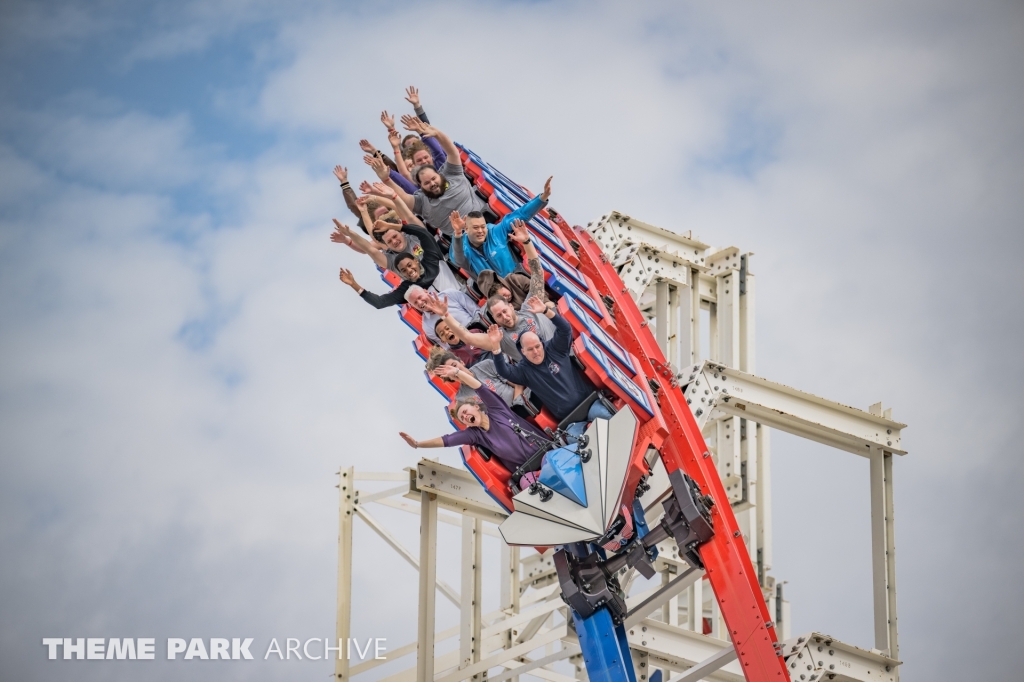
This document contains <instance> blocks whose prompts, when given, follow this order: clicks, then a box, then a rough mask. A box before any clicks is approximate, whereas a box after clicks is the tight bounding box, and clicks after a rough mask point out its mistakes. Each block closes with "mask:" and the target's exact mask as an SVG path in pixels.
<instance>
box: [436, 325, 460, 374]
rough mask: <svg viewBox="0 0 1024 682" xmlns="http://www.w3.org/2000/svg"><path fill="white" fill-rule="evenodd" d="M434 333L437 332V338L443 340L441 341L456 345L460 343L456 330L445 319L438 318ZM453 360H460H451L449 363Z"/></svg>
mask: <svg viewBox="0 0 1024 682" xmlns="http://www.w3.org/2000/svg"><path fill="white" fill-rule="evenodd" d="M434 333H435V334H437V338H438V339H440V340H441V343H445V344H448V345H449V346H455V345H458V343H459V337H457V336H455V332H453V331H452V328H451V327H449V326H448V323H447V322H445V321H444V320H438V322H437V325H436V326H435V327H434ZM452 362H458V361H457V360H455V361H453V360H449V361H448V363H447V364H451V363H452Z"/></svg>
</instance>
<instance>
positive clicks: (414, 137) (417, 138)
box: [402, 133, 423, 147]
mask: <svg viewBox="0 0 1024 682" xmlns="http://www.w3.org/2000/svg"><path fill="white" fill-rule="evenodd" d="M410 137H411V138H412V139H414V140H417V141H419V139H420V136H419V135H413V134H412V133H410V134H408V135H406V136H405V137H403V138H402V146H403V147H404V146H405V143H406V142H408V141H409V138H410ZM420 144H423V143H422V142H420Z"/></svg>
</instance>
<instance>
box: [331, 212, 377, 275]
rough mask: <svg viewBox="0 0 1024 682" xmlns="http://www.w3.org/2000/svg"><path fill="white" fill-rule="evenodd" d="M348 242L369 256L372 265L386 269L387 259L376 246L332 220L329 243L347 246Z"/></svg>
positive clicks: (335, 219)
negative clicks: (331, 232) (332, 225)
mask: <svg viewBox="0 0 1024 682" xmlns="http://www.w3.org/2000/svg"><path fill="white" fill-rule="evenodd" d="M346 238H347V239H346ZM349 240H351V241H352V243H354V244H355V245H356V246H358V247H359V249H360V250H362V252H363V253H365V254H366V255H367V256H369V257H370V259H371V260H373V263H374V265H376V266H377V267H379V268H386V267H387V266H388V259H387V257H386V256H385V255H384V254H383V253H381V251H380V249H379V248H378V247H377V245H376V244H374V243H373V242H371V241H369V240H368V239H366V238H365V237H363V236H361V235H360V234H359V233H357V232H356V231H355V230H353V229H352V228H351V227H349V226H348V225H345V224H344V223H342V222H340V221H339V220H338V219H337V218H334V234H332V235H331V241H332V242H339V243H344V244H347V243H348V241H349ZM342 281H344V280H342ZM346 284H347V282H346Z"/></svg>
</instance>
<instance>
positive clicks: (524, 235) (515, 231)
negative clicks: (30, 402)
mask: <svg viewBox="0 0 1024 682" xmlns="http://www.w3.org/2000/svg"><path fill="white" fill-rule="evenodd" d="M511 236H512V239H514V240H515V241H517V242H519V243H520V244H525V243H526V242H527V241H529V239H530V232H529V231H528V230H527V229H526V223H524V222H523V221H522V220H515V221H513V223H512V235H511Z"/></svg>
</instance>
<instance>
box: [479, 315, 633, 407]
mask: <svg viewBox="0 0 1024 682" xmlns="http://www.w3.org/2000/svg"><path fill="white" fill-rule="evenodd" d="M527 303H528V304H531V306H532V305H536V304H538V303H539V302H538V301H537V299H531V300H530V301H527ZM541 305H543V304H541ZM546 307H547V311H546V312H545V315H546V316H547V318H548V319H549V320H551V322H552V324H553V325H554V327H555V334H554V336H552V337H551V338H550V339H549V340H548V341H547V342H544V341H541V339H540V337H539V336H537V334H536V333H534V332H526V333H525V334H523V335H522V336H521V337H520V338H519V346H520V349H521V352H522V355H523V358H524V359H525V362H520V363H518V364H516V365H510V364H508V362H507V361H506V360H505V355H504V354H503V353H501V352H500V351H499V352H497V353H495V354H494V368H495V369H496V370H497V371H498V374H500V375H501V376H502V377H503V378H504V379H506V380H507V381H511V382H512V383H516V384H519V385H520V386H527V387H529V389H530V390H531V391H532V392H533V393H534V394H535V395H536V396H537V397H538V398H540V400H541V402H542V403H543V404H544V407H546V408H548V410H549V411H550V412H551V414H552V415H553V416H554V418H555V419H557V420H558V421H562V420H563V419H565V418H566V417H568V416H569V415H570V414H571V413H572V411H573V410H575V409H576V408H577V407H578V406H579V404H580V403H582V402H583V401H584V400H586V399H587V397H588V396H589V395H590V394H591V393H593V392H594V386H593V385H592V384H591V383H590V381H589V380H587V378H586V377H585V376H584V375H583V373H582V372H580V371H579V369H577V368H576V366H575V365H574V364H573V363H572V358H571V357H570V355H569V351H570V350H571V348H572V327H571V326H570V325H569V323H568V322H567V321H566V320H565V318H564V317H562V316H561V315H559V314H558V313H557V312H556V311H555V304H554V303H551V302H548V304H547V306H546ZM487 334H488V336H490V337H493V338H492V341H493V342H494V343H495V344H497V343H499V342H500V340H501V334H502V332H501V330H500V329H499V328H498V327H497V325H494V326H492V327H491V328H490V329H489V330H488V332H487ZM612 416H613V415H612V412H611V411H610V410H609V409H608V408H607V407H605V405H604V403H602V402H601V401H600V400H595V401H594V403H593V404H592V405H591V406H590V413H589V414H588V415H587V421H593V420H594V419H598V418H601V419H611V418H612Z"/></svg>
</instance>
